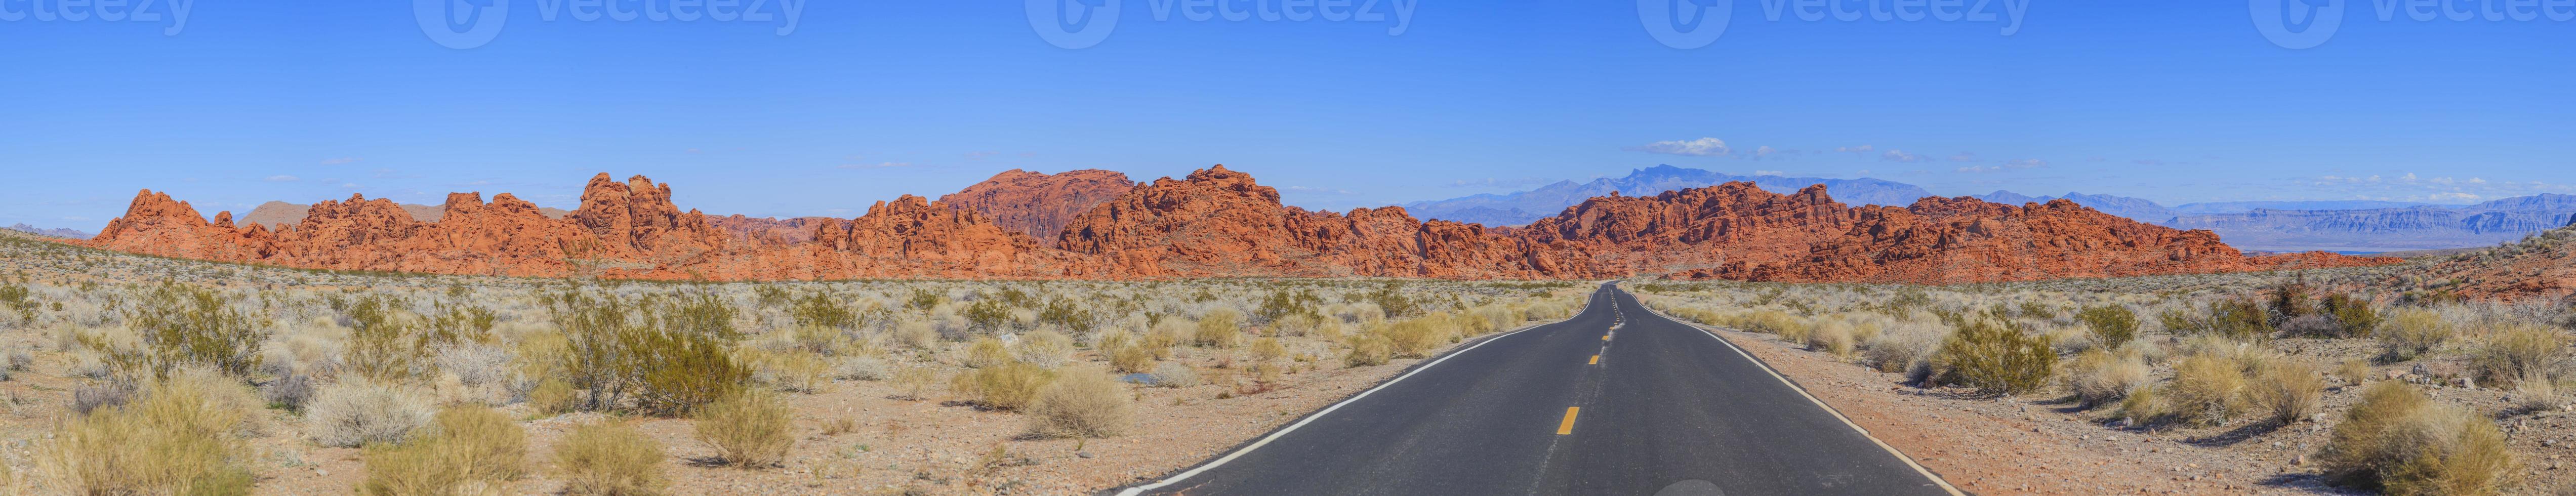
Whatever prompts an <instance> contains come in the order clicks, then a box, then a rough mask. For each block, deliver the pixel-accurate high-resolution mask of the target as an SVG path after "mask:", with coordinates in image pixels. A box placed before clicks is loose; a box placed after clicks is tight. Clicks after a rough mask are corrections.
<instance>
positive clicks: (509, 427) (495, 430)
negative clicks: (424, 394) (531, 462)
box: [358, 406, 528, 496]
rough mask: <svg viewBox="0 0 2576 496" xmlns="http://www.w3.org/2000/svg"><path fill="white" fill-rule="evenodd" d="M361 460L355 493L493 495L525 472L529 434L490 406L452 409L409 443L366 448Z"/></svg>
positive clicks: (439, 416)
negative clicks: (363, 473)
mask: <svg viewBox="0 0 2576 496" xmlns="http://www.w3.org/2000/svg"><path fill="white" fill-rule="evenodd" d="M364 456H365V459H366V462H367V478H366V481H364V482H361V483H359V485H358V494H364V495H387V496H392V495H413V494H485V493H495V492H498V491H497V489H499V487H498V483H500V482H503V481H508V480H511V479H516V478H518V477H519V476H520V475H522V474H523V473H525V472H526V468H525V465H526V463H527V456H528V433H527V431H526V430H525V429H521V428H519V424H517V423H514V422H511V421H510V419H509V417H507V416H504V415H502V414H501V412H496V411H493V410H492V409H490V408H484V407H479V406H469V407H459V408H450V409H447V410H443V411H440V412H438V415H437V417H436V419H435V421H434V422H433V423H432V424H431V425H429V426H427V427H424V428H422V429H421V432H419V433H418V434H417V435H414V436H412V438H411V439H408V440H405V441H403V442H402V443H400V444H374V445H369V446H367V450H366V452H365V454H364Z"/></svg>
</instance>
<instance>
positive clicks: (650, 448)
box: [555, 421, 670, 496]
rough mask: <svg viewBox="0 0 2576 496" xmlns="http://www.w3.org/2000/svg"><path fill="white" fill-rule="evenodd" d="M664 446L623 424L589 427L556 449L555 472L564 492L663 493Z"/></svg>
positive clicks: (623, 495) (608, 495) (605, 494)
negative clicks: (560, 477) (560, 480)
mask: <svg viewBox="0 0 2576 496" xmlns="http://www.w3.org/2000/svg"><path fill="white" fill-rule="evenodd" d="M664 456H665V455H664V454H663V452H662V443H660V442H656V441H654V440H653V438H651V437H647V436H645V435H644V433H643V432H640V431H637V430H635V427H634V426H630V425H626V424H625V423H622V422H613V421H611V422H601V423H595V424H586V425H582V426H580V427H576V428H574V429H573V431H572V433H571V434H569V435H566V436H565V437H564V440H563V442H562V443H561V444H558V445H556V446H555V470H557V471H558V472H560V474H559V475H561V476H562V477H563V479H564V493H566V494H576V495H600V496H628V495H648V494H661V493H662V492H663V488H664V487H666V486H668V485H670V480H669V479H668V478H665V477H664V476H663V475H662V465H661V463H662V458H663V457H664Z"/></svg>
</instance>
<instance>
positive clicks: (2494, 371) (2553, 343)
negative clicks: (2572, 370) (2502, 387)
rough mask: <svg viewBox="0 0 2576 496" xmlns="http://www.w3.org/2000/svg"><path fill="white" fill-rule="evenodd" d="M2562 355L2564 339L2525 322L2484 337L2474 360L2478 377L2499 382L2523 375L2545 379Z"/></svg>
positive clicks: (2553, 369)
mask: <svg viewBox="0 0 2576 496" xmlns="http://www.w3.org/2000/svg"><path fill="white" fill-rule="evenodd" d="M2566 355H2567V339H2566V338H2565V337H2564V336H2561V335H2560V334H2559V333H2558V331H2556V330H2553V329H2549V328H2546V327H2540V326H2535V325H2528V324H2525V325H2517V326H2513V327H2510V328H2507V329H2505V330H2502V331H2498V332H2496V333H2495V334H2494V335H2493V336H2491V337H2489V338H2487V342H2486V345H2485V346H2484V347H2482V348H2480V349H2479V350H2478V357H2477V360H2476V362H2475V363H2476V365H2477V369H2478V375H2479V377H2480V378H2481V379H2483V380H2486V381H2490V382H2493V383H2497V384H2503V383H2506V382H2510V381H2516V380H2521V379H2522V378H2524V377H2537V378H2542V379H2544V380H2546V378H2548V377H2551V376H2553V375H2555V374H2556V372H2557V371H2558V368H2559V365H2560V364H2561V362H2564V361H2565V360H2566Z"/></svg>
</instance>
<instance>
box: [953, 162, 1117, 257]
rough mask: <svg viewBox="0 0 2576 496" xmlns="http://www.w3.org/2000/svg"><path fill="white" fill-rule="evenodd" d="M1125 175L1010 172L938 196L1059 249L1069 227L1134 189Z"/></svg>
mask: <svg viewBox="0 0 2576 496" xmlns="http://www.w3.org/2000/svg"><path fill="white" fill-rule="evenodd" d="M1135 188H1136V182H1135V181H1129V180H1127V175H1126V174H1120V173H1117V172H1112V171H1105V170H1098V169H1083V170H1077V171H1066V172H1063V173H1059V174H1052V175H1050V174H1039V173H1035V172H1029V171H1024V170H1019V169H1011V170H1009V171H1004V172H1002V173H1001V174H995V175H993V178H992V179H986V180H984V182H980V183H975V185H973V186H967V187H966V189H964V190H961V191H958V192H956V193H949V194H948V195H946V196H941V197H939V203H942V204H946V205H947V206H949V207H952V208H957V209H961V210H968V211H973V212H975V213H976V214H979V215H982V216H984V218H986V219H992V221H993V223H994V224H996V225H1000V226H1002V229H1004V230H1007V231H1011V232H1015V233H1020V234H1025V235H1028V236H1029V237H1030V238H1035V239H1036V240H1037V241H1038V244H1039V245H1041V246H1055V242H1056V239H1057V238H1058V237H1060V236H1061V235H1062V234H1063V233H1064V226H1065V225H1067V224H1071V223H1073V218H1074V217H1078V216H1081V215H1082V213H1083V212H1089V211H1091V208H1092V207H1096V206H1099V205H1100V204H1101V203H1105V202H1108V201H1109V200H1112V199H1116V198H1118V196H1119V195H1122V194H1125V193H1127V190H1131V189H1135Z"/></svg>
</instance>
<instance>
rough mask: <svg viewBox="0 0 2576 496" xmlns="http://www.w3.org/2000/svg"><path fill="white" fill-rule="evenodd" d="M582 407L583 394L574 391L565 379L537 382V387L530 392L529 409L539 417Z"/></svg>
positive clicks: (551, 378)
mask: <svg viewBox="0 0 2576 496" xmlns="http://www.w3.org/2000/svg"><path fill="white" fill-rule="evenodd" d="M580 407H581V392H580V391H574V390H573V388H572V383H569V382H564V380H563V379H556V378H553V377H548V378H545V379H543V380H539V381H537V387H535V388H533V389H529V390H528V409H529V410H533V411H535V412H536V413H537V414H539V415H555V414H560V413H564V412H570V411H573V409H576V408H580Z"/></svg>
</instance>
